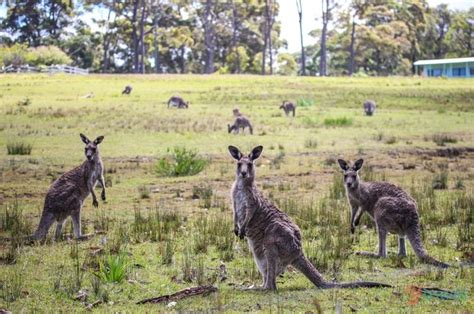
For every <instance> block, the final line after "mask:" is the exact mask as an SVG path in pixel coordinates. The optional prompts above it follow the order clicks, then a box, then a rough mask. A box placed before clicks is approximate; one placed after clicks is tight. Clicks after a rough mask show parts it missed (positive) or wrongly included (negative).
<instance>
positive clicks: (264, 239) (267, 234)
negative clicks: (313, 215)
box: [229, 146, 389, 290]
mask: <svg viewBox="0 0 474 314" xmlns="http://www.w3.org/2000/svg"><path fill="white" fill-rule="evenodd" d="M262 150H263V147H262V146H257V147H255V148H254V149H253V150H252V152H251V153H250V154H249V155H248V156H244V155H243V154H242V153H241V152H240V150H239V149H238V148H237V147H234V146H229V152H230V155H231V156H232V157H233V158H234V159H235V160H236V161H237V170H236V179H235V182H234V184H233V185H232V190H231V196H232V203H233V209H234V232H235V234H236V235H237V236H238V237H239V238H240V239H243V238H244V237H247V242H248V244H249V247H250V249H251V251H252V254H253V257H254V260H255V263H256V264H257V267H258V269H259V271H260V273H261V274H262V277H263V287H262V288H263V289H265V290H275V289H276V277H277V276H278V275H279V274H281V273H283V272H284V271H285V269H286V267H287V266H288V265H293V266H294V267H295V268H297V269H298V270H299V271H301V272H302V273H303V274H304V275H305V276H306V277H307V278H308V279H309V280H311V282H312V283H313V284H314V285H315V286H316V287H318V288H358V287H389V285H385V284H381V283H376V282H365V281H361V282H351V283H333V282H329V281H326V280H325V279H324V278H323V276H322V275H321V274H320V273H319V272H318V271H317V270H316V268H315V267H314V266H313V265H312V264H311V263H310V262H309V261H308V259H307V258H306V257H305V256H304V254H303V251H302V243H301V232H300V229H299V228H298V226H297V225H296V224H295V223H293V221H291V219H290V218H289V217H288V215H287V214H286V213H284V212H282V211H281V210H280V209H278V208H277V207H276V206H275V205H274V204H272V203H271V202H270V201H269V200H268V199H266V198H265V197H264V196H263V195H262V193H261V192H260V191H259V190H258V188H257V186H256V185H255V165H254V161H255V160H256V159H257V158H259V156H260V154H261V153H262Z"/></svg>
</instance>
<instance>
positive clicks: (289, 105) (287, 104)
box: [280, 100, 296, 117]
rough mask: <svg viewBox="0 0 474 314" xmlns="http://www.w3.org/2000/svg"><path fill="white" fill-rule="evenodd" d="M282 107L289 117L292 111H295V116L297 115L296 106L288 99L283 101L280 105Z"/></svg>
mask: <svg viewBox="0 0 474 314" xmlns="http://www.w3.org/2000/svg"><path fill="white" fill-rule="evenodd" d="M280 109H283V111H285V115H286V116H287V117H288V115H289V114H290V112H292V113H293V117H294V116H295V112H296V106H295V104H293V103H292V102H289V101H286V100H285V101H283V103H282V104H281V106H280Z"/></svg>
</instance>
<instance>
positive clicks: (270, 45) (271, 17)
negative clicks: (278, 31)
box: [267, 1, 274, 75]
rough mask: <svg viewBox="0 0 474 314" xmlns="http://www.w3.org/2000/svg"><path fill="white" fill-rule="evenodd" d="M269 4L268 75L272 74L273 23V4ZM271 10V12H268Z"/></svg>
mask: <svg viewBox="0 0 474 314" xmlns="http://www.w3.org/2000/svg"><path fill="white" fill-rule="evenodd" d="M269 2H270V1H269ZM270 4H271V8H269V14H268V17H267V18H268V28H267V32H268V36H267V37H268V57H269V59H270V65H269V67H270V75H272V74H273V47H272V30H273V22H274V7H273V3H270ZM270 10H271V12H270Z"/></svg>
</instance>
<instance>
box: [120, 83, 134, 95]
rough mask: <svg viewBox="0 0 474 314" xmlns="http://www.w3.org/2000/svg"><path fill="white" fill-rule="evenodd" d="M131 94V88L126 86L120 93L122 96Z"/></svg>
mask: <svg viewBox="0 0 474 314" xmlns="http://www.w3.org/2000/svg"><path fill="white" fill-rule="evenodd" d="M131 92H132V86H130V85H127V86H125V88H124V90H123V91H122V95H123V94H125V95H130V93H131Z"/></svg>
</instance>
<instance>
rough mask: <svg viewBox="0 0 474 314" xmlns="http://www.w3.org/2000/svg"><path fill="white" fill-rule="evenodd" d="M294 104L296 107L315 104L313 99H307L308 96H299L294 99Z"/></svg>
mask: <svg viewBox="0 0 474 314" xmlns="http://www.w3.org/2000/svg"><path fill="white" fill-rule="evenodd" d="M296 104H297V106H298V107H311V106H314V105H315V104H316V102H315V101H314V99H309V98H300V99H298V100H297V101H296Z"/></svg>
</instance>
